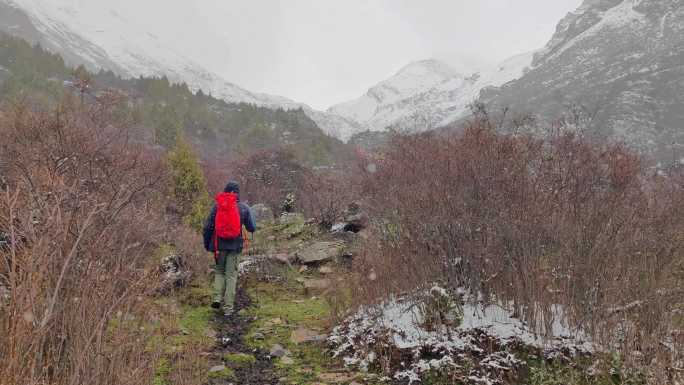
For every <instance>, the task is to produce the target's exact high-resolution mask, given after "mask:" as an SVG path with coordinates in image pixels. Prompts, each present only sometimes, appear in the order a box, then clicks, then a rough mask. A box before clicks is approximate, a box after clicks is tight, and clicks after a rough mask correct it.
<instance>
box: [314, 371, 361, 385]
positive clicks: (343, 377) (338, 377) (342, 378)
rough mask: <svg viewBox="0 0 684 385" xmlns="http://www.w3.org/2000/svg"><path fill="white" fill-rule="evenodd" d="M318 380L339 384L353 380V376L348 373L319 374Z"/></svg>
mask: <svg viewBox="0 0 684 385" xmlns="http://www.w3.org/2000/svg"><path fill="white" fill-rule="evenodd" d="M318 378H319V379H320V380H322V381H326V382H332V383H334V384H341V383H347V382H349V381H351V380H353V379H354V376H352V375H351V374H349V373H321V374H319V375H318Z"/></svg>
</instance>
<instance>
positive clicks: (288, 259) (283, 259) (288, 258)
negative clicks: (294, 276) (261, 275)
mask: <svg viewBox="0 0 684 385" xmlns="http://www.w3.org/2000/svg"><path fill="white" fill-rule="evenodd" d="M268 258H269V259H270V260H273V261H276V262H280V263H282V264H285V265H291V264H292V262H294V260H295V257H294V256H292V255H290V254H273V255H269V256H268Z"/></svg>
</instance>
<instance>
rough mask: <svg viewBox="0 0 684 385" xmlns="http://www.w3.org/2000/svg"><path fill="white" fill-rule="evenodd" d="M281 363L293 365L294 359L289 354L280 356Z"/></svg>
mask: <svg viewBox="0 0 684 385" xmlns="http://www.w3.org/2000/svg"><path fill="white" fill-rule="evenodd" d="M280 363H282V364H283V365H293V364H294V360H293V359H292V358H290V357H289V356H284V357H281V358H280Z"/></svg>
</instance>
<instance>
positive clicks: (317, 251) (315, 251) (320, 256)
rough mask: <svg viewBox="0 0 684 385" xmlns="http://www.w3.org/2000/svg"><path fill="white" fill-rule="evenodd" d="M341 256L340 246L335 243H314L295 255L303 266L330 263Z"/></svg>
mask: <svg viewBox="0 0 684 385" xmlns="http://www.w3.org/2000/svg"><path fill="white" fill-rule="evenodd" d="M340 254H342V246H341V245H340V244H339V243H336V242H315V243H313V244H312V245H310V246H308V247H306V248H304V249H303V250H301V251H300V252H298V253H297V258H298V259H299V260H300V261H301V262H302V263H304V264H310V263H316V262H325V261H330V260H331V259H333V258H335V257H339V256H340Z"/></svg>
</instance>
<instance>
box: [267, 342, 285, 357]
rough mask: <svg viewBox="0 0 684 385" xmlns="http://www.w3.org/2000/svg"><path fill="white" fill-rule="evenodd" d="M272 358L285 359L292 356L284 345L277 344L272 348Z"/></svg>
mask: <svg viewBox="0 0 684 385" xmlns="http://www.w3.org/2000/svg"><path fill="white" fill-rule="evenodd" d="M269 354H270V356H271V357H285V356H287V355H289V354H290V352H289V351H288V350H287V349H285V348H284V347H283V346H282V345H280V344H275V345H273V347H271V351H270V352H269Z"/></svg>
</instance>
